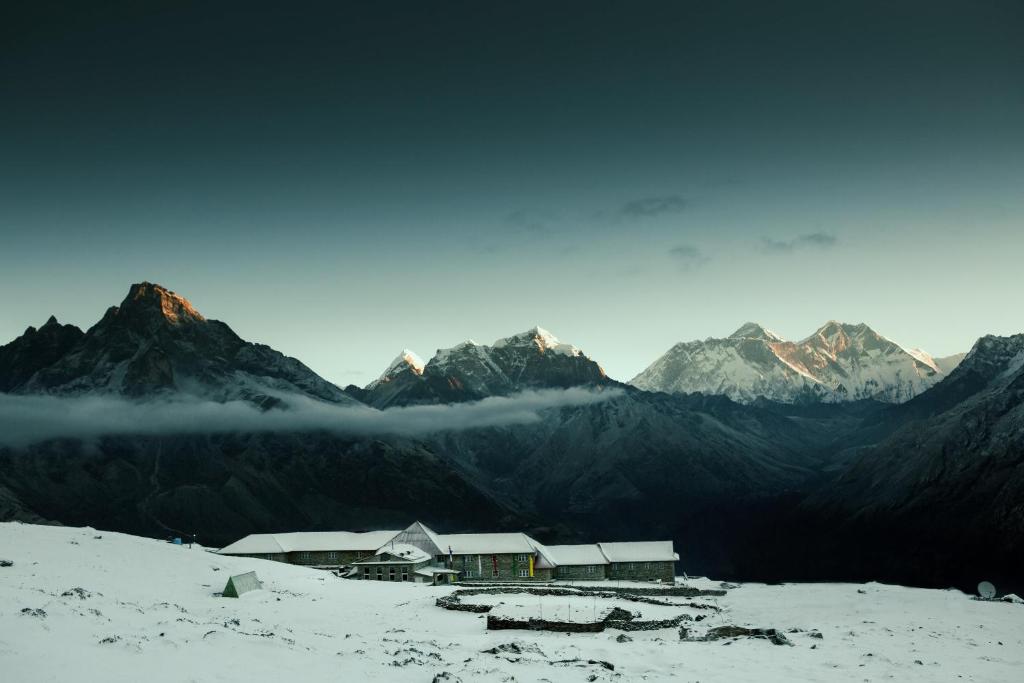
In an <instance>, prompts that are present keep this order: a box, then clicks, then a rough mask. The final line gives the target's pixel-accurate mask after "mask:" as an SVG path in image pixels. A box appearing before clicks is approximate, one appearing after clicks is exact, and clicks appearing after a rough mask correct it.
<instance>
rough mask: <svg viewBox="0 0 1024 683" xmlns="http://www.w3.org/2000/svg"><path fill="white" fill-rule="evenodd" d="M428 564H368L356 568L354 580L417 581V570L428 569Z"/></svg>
mask: <svg viewBox="0 0 1024 683" xmlns="http://www.w3.org/2000/svg"><path fill="white" fill-rule="evenodd" d="M428 564H429V563H428V562H417V563H410V562H395V563H387V564H367V565H362V566H357V567H356V570H357V572H356V575H355V576H354V577H353V578H356V579H361V580H364V581H365V580H369V581H409V582H412V581H416V580H417V579H418V578H419V577H417V576H416V575H415V572H416V570H417V569H420V568H422V567H426V566H427V565H428Z"/></svg>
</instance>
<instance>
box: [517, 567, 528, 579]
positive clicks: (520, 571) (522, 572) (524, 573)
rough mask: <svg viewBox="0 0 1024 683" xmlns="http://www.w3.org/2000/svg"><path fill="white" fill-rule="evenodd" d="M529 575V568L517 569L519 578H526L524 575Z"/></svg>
mask: <svg viewBox="0 0 1024 683" xmlns="http://www.w3.org/2000/svg"><path fill="white" fill-rule="evenodd" d="M529 575H530V570H529V569H520V570H519V576H520V578H526V577H528V576H529Z"/></svg>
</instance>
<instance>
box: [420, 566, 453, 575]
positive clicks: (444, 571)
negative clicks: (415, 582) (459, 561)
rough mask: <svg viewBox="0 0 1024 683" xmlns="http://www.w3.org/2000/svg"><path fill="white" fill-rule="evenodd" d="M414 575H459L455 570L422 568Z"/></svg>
mask: <svg viewBox="0 0 1024 683" xmlns="http://www.w3.org/2000/svg"><path fill="white" fill-rule="evenodd" d="M413 574H419V575H420V576H434V575H435V574H458V572H457V571H455V570H454V569H443V568H442V567H420V568H419V569H417V570H416V571H414V572H413Z"/></svg>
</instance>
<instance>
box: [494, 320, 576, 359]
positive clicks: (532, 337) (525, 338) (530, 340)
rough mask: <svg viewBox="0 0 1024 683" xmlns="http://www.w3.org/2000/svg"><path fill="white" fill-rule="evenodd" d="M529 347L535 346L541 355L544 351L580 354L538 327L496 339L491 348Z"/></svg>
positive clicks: (573, 347)
mask: <svg viewBox="0 0 1024 683" xmlns="http://www.w3.org/2000/svg"><path fill="white" fill-rule="evenodd" d="M530 345H532V346H536V347H537V349H538V350H539V351H540V352H541V353H544V352H545V351H554V352H555V353H563V354H566V355H570V356H579V355H581V353H582V352H581V351H580V350H579V349H577V348H576V347H575V346H573V345H572V344H566V343H564V342H561V341H559V340H558V337H556V336H555V335H553V334H552V333H551V332H548V331H547V330H545V329H544V328H543V327H540V326H539V325H535V326H533V327H531V328H530V329H528V330H526V331H525V332H520V333H519V334H514V335H512V336H511V337H503V338H501V339H498V340H497V341H495V342H494V344H492V345H491V346H492V348H495V349H501V348H505V347H511V346H530Z"/></svg>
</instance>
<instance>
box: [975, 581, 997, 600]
mask: <svg viewBox="0 0 1024 683" xmlns="http://www.w3.org/2000/svg"><path fill="white" fill-rule="evenodd" d="M978 595H980V596H981V597H983V598H985V599H986V600H991V599H992V598H994V597H996V587H995V586H993V585H992V584H991V583H989V582H988V581H982V582H981V583H979V584H978Z"/></svg>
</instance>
